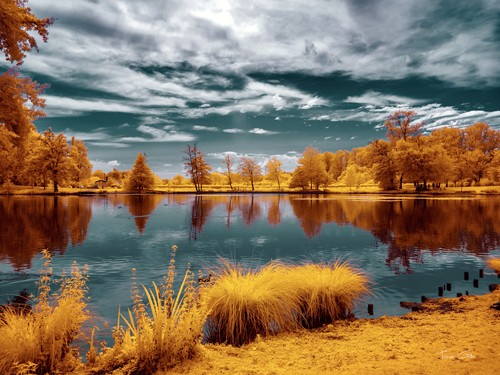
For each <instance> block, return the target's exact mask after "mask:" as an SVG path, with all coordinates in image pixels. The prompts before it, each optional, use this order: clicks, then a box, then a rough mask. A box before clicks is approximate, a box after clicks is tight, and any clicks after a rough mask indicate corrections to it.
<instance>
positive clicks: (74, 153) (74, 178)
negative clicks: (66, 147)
mask: <svg viewBox="0 0 500 375" xmlns="http://www.w3.org/2000/svg"><path fill="white" fill-rule="evenodd" d="M69 158H70V180H71V182H72V183H73V184H75V185H76V186H79V185H80V183H81V182H82V180H85V179H87V178H89V177H90V176H91V175H92V164H90V161H89V158H88V156H87V147H85V144H84V143H83V142H82V141H79V140H77V139H75V137H72V138H71V147H70V151H69Z"/></svg>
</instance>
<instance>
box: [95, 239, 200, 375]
mask: <svg viewBox="0 0 500 375" xmlns="http://www.w3.org/2000/svg"><path fill="white" fill-rule="evenodd" d="M172 249H173V253H172V258H171V261H170V266H169V270H168V275H167V276H166V277H165V280H164V284H162V285H161V286H157V285H156V284H155V283H153V288H152V289H147V288H145V287H144V286H143V288H144V292H145V295H146V299H147V304H146V305H145V304H144V303H143V301H142V298H141V296H140V295H139V290H138V288H137V287H134V288H133V291H132V292H133V295H132V297H133V300H134V305H133V311H130V310H129V311H128V315H127V316H124V315H121V314H120V316H119V318H118V324H117V326H116V327H115V329H114V334H113V337H114V345H113V347H111V348H106V349H105V350H104V352H103V353H101V354H100V355H98V356H97V355H96V350H95V348H94V347H93V345H91V348H90V351H89V353H88V354H87V360H88V362H89V365H88V366H89V367H90V368H91V370H90V372H91V373H100V374H105V373H110V372H112V371H114V370H117V369H118V371H119V373H121V374H151V373H154V372H156V371H158V370H167V369H168V368H170V367H173V366H175V365H176V364H179V363H181V362H182V361H183V360H186V359H188V358H191V357H193V356H194V355H195V354H196V352H197V349H198V346H199V344H200V341H201V336H202V332H203V324H204V323H205V320H206V315H207V314H206V309H205V307H204V306H203V305H201V304H200V303H199V301H198V299H197V293H196V288H195V281H194V274H193V273H192V272H191V271H190V270H189V268H188V270H187V271H186V274H185V275H184V279H183V281H182V284H181V286H180V288H179V290H178V291H177V294H176V295H175V294H174V290H173V284H174V279H175V260H174V257H175V251H176V249H177V247H176V246H173V247H172ZM122 320H123V322H124V325H122V324H121V321H122Z"/></svg>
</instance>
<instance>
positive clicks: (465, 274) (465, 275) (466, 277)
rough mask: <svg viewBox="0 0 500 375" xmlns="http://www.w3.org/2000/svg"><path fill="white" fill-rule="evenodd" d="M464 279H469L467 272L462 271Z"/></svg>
mask: <svg viewBox="0 0 500 375" xmlns="http://www.w3.org/2000/svg"><path fill="white" fill-rule="evenodd" d="M464 280H469V272H464Z"/></svg>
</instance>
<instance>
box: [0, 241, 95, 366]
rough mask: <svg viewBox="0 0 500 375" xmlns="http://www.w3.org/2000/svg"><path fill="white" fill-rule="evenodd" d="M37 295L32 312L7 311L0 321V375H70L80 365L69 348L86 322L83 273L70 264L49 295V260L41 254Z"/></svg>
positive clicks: (84, 278) (45, 252)
mask: <svg viewBox="0 0 500 375" xmlns="http://www.w3.org/2000/svg"><path fill="white" fill-rule="evenodd" d="M43 257H44V258H45V263H44V266H43V268H42V270H41V272H40V273H41V277H40V281H39V284H38V291H39V295H38V297H37V298H36V299H35V301H36V304H35V306H34V307H33V309H32V311H31V312H25V313H19V311H16V310H15V309H6V311H5V312H4V313H3V315H2V317H1V319H0V374H6V375H9V374H46V373H56V372H61V373H65V372H69V371H71V370H73V369H74V368H75V367H76V366H77V365H78V364H79V363H80V360H79V356H78V352H77V350H76V349H74V348H72V347H71V346H70V344H71V343H72V342H73V341H74V340H75V338H76V337H77V336H78V335H79V333H80V332H81V327H82V324H83V322H84V321H85V320H87V318H88V313H87V311H86V302H85V293H86V272H85V271H84V272H81V271H80V270H79V268H78V267H77V266H76V264H73V266H72V268H71V273H70V275H69V277H65V278H63V279H62V281H61V286H60V288H59V292H58V293H57V294H51V293H50V292H51V287H50V283H51V274H52V267H51V256H50V253H49V252H48V251H47V250H44V252H43Z"/></svg>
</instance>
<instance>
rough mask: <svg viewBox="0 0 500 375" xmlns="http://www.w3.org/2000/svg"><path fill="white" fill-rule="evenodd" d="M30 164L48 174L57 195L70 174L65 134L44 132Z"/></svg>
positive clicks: (50, 131) (49, 130)
mask: <svg viewBox="0 0 500 375" xmlns="http://www.w3.org/2000/svg"><path fill="white" fill-rule="evenodd" d="M30 162H31V163H33V165H36V166H39V168H41V169H43V170H44V171H45V172H46V173H47V174H48V176H49V178H50V179H51V180H52V183H53V186H54V192H55V193H57V192H58V191H59V185H60V184H61V183H62V182H63V181H64V180H65V179H66V178H67V177H68V173H69V146H68V141H67V140H66V137H65V136H64V134H62V133H59V134H55V133H54V132H53V131H52V130H51V129H50V128H49V129H48V130H46V131H44V132H43V134H42V136H41V138H40V143H39V145H38V148H37V149H36V150H35V152H34V153H33V156H32V159H31V160H30Z"/></svg>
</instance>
